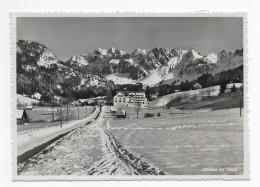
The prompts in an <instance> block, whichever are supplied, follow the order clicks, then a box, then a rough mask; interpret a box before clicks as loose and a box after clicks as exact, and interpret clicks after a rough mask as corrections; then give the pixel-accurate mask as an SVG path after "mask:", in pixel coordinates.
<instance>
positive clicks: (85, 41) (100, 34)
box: [17, 17, 243, 61]
mask: <svg viewBox="0 0 260 187" xmlns="http://www.w3.org/2000/svg"><path fill="white" fill-rule="evenodd" d="M19 39H23V40H32V41H37V42H39V43H41V44H44V45H45V46H46V47H47V48H49V49H50V50H51V51H52V52H53V53H55V54H56V56H57V57H58V58H59V59H61V60H64V61H66V60H68V59H69V58H70V57H71V56H73V55H80V54H83V53H84V54H86V53H89V52H92V51H93V50H95V49H97V48H102V49H108V48H110V47H115V48H118V49H121V50H124V51H127V52H132V51H133V50H134V49H136V48H141V49H152V48H154V47H155V46H159V47H167V48H168V47H170V48H182V49H190V48H193V49H195V50H196V51H198V52H200V53H202V54H206V53H210V52H219V51H220V50H222V49H226V50H235V49H239V48H242V47H243V19H242V18H234V17H233V18H223V17H222V18H221V17H219V18H216V17H215V18H213V17H211V18H181V17H179V18H177V17H175V18H169V17H167V18H165V17H164V18H163V17H161V18H151V17H150V18H145V17H139V18H133V17H132V18H130V17H128V18H126V17H124V18H119V17H117V18H101V17H99V18H97V17H96V18H79V17H77V18H76V17H74V18H68V17H65V18H58V17H52V18H51V17H49V18H47V17H46V18H39V17H38V18H36V17H35V18H17V40H19Z"/></svg>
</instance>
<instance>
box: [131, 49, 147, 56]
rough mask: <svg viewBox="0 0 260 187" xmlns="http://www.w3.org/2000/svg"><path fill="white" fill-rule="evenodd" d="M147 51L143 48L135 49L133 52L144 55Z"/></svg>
mask: <svg viewBox="0 0 260 187" xmlns="http://www.w3.org/2000/svg"><path fill="white" fill-rule="evenodd" d="M146 53H147V51H146V50H145V49H139V48H137V49H135V50H134V52H133V54H142V55H146Z"/></svg>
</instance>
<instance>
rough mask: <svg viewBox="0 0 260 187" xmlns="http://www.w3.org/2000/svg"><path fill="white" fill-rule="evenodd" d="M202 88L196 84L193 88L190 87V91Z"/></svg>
mask: <svg viewBox="0 0 260 187" xmlns="http://www.w3.org/2000/svg"><path fill="white" fill-rule="evenodd" d="M201 88H202V86H201V85H200V84H199V83H196V84H194V85H193V86H192V89H193V90H197V89H201Z"/></svg>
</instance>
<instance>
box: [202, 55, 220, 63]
mask: <svg viewBox="0 0 260 187" xmlns="http://www.w3.org/2000/svg"><path fill="white" fill-rule="evenodd" d="M203 58H204V59H206V60H207V61H208V62H210V63H216V62H217V61H218V55H217V54H216V53H209V54H207V55H206V56H205V57H203Z"/></svg>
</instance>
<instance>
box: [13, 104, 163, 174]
mask: <svg viewBox="0 0 260 187" xmlns="http://www.w3.org/2000/svg"><path fill="white" fill-rule="evenodd" d="M107 109H109V108H107ZM103 110H105V108H104V107H103ZM103 114H104V113H101V114H100V117H99V118H98V119H97V121H95V122H94V123H92V124H90V125H87V126H81V127H79V128H77V129H76V130H74V131H72V132H71V133H69V134H68V135H66V136H64V137H63V138H61V139H60V140H58V141H56V142H54V143H53V144H51V145H49V146H48V147H47V148H45V149H44V150H43V151H41V152H40V153H39V154H37V155H35V156H33V157H32V158H30V159H29V160H28V161H27V162H23V163H21V164H19V165H18V174H19V175H25V176H28V175H29V176H30V175H33V176H37V175H38V176H39V175H40V176H44V175H75V176H78V175H85V176H86V175H140V174H141V175H158V174H163V172H162V171H161V170H160V169H159V168H156V167H154V166H151V165H149V164H148V163H146V162H144V161H143V160H142V158H141V157H142V156H134V155H132V154H131V153H130V152H129V151H128V150H126V149H124V148H123V147H122V145H121V144H120V142H118V141H117V140H116V139H115V138H114V136H113V135H112V134H111V133H110V132H108V131H106V130H104V129H103V128H102V126H103V123H104V118H103V117H102V116H103Z"/></svg>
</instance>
